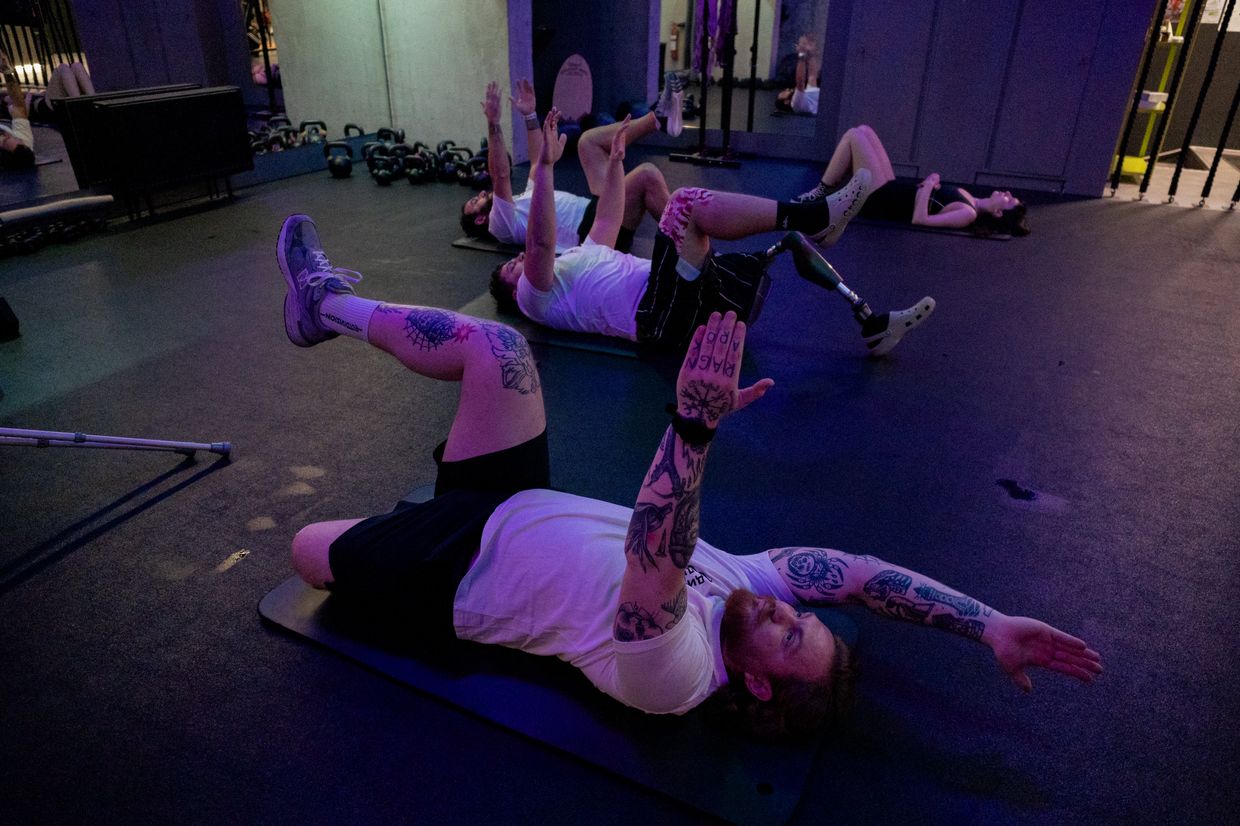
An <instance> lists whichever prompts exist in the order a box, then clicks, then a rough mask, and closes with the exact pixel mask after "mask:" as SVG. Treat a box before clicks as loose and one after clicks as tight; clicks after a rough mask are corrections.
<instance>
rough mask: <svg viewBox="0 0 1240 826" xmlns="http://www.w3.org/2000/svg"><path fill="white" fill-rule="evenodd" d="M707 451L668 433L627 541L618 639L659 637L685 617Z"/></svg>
mask: <svg viewBox="0 0 1240 826" xmlns="http://www.w3.org/2000/svg"><path fill="white" fill-rule="evenodd" d="M706 453H707V447H706V446H704V445H687V444H685V443H684V442H683V441H682V440H681V438H680V437H679V436H677V435H676V433H675V431H674V430H672V428H671V427H669V428H668V429H667V431H666V432H665V433H664V434H663V439H662V441H660V443H659V449H658V451H657V452H656V453H655V457H654V461H653V462H651V465H650V472H649V473H647V474H646V478H645V480H644V481H643V483H642V488H641V491H640V492H639V493H638V495H637V504H636V506H635V507H634V508H633V518H632V520H631V521H630V522H629V530H628V535H627V536H626V538H625V542H624V552H625V555H626V557H627V558H628V566H627V570H626V573H625V577H624V581H623V582H622V583H621V592H620V610H619V611H617V613H616V622H615V628H614V632H613V633H614V636H615V638H616V639H617V640H626V639H645V638H647V637H653V636H658V635H659V634H662V633H663V632H665V631H667V630H669V629H671V628H672V627H673V626H675V624H676V623H677V622H679V621H680V618H681V617H682V616H684V612H685V608H686V606H687V604H688V594H687V591H686V589H685V577H684V569H685V568H686V567H688V565H689V560H690V558H691V557H692V556H693V549H694V547H695V546H696V545H697V538H698V517H699V513H700V509H701V491H702V471H703V466H704V465H705V463H706ZM640 612H645V614H644V615H642V614H641V613H640ZM639 615H642V616H648V617H649V621H643V622H642V623H641V624H640V630H641V635H637V634H635V632H634V630H633V629H634V628H635V627H636V626H635V625H634V623H635V620H634V617H635V616H639Z"/></svg>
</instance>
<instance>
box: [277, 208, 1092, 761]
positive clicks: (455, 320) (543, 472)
mask: <svg viewBox="0 0 1240 826" xmlns="http://www.w3.org/2000/svg"><path fill="white" fill-rule="evenodd" d="M277 259H278V261H279V263H280V268H281V271H282V272H283V274H284V278H285V281H286V284H287V288H288V290H287V293H286V296H285V302H284V318H285V332H286V333H287V334H288V336H289V339H290V340H291V341H293V343H294V344H297V345H299V346H302V347H310V346H315V345H317V344H320V343H323V342H325V341H327V340H329V339H332V338H335V337H337V336H343V337H345V338H353V339H357V340H358V341H360V342H362V343H364V344H368V345H370V346H372V347H375V348H378V349H380V350H382V351H384V352H386V353H388V354H389V355H391V356H392V357H393V358H394V359H395V360H396V361H397V362H399V363H400V364H401V365H403V366H404V367H405V368H407V369H408V370H409V371H411V372H412V373H415V374H418V375H420V376H425V377H428V378H432V379H438V380H441V381H449V382H454V383H457V384H458V385H459V387H460V394H459V400H458V403H457V409H456V413H455V415H454V417H453V420H452V425H451V427H450V428H449V430H448V434H447V438H446V439H445V440H444V441H443V442H442V443H441V444H440V445H439V446H438V447H437V448H436V449H435V451H434V454H433V456H434V460H435V464H436V466H437V478H436V481H435V497H434V498H433V499H430V500H429V501H426V502H421V503H417V504H412V503H408V502H402V503H401V504H400V505H398V506H397V507H396V508H395V509H394V510H392V511H391V512H389V513H386V514H381V515H378V516H372V517H369V518H366V519H360V518H351V519H336V520H332V521H325V522H316V523H313V524H310V525H307V526H306V527H304V528H302V529H301V530H300V531H298V533H297V535H296V537H294V539H293V543H292V564H293V568H294V570H295V571H296V572H297V574H298V575H299V576H300V577H301V578H302V580H303V581H305V582H306V583H308V584H309V585H311V586H313V587H315V588H321V589H327V590H330V591H331V592H332V596H331V600H332V601H333V604H335V605H338V606H339V608H340V609H341V610H343V611H351V612H357V613H355V615H356V616H359V617H362V618H370V619H371V620H372V621H373V622H379V623H383V624H385V625H389V626H390V627H391V628H392V629H398V630H399V631H400V632H402V633H404V634H408V635H410V637H411V638H414V639H418V640H420V641H422V642H423V643H426V644H432V643H438V644H441V645H451V644H453V642H454V640H456V639H462V640H470V641H473V642H477V643H483V644H489V645H502V646H505V647H509V648H515V649H519V650H521V651H525V652H528V653H530V654H532V655H539V656H548V657H557V658H559V659H561V660H563V661H565V662H567V663H569V664H571V665H573V666H574V667H576V668H578V669H579V670H580V671H581V672H582V673H583V674H584V675H585V676H586V677H587V678H588V679H589V680H590V681H591V682H592V683H593V684H594V686H595V687H597V688H598V689H599V690H600V691H602V692H603V693H605V694H606V695H608V696H609V697H611V698H614V699H615V700H617V701H618V702H620V703H623V704H625V705H628V706H631V707H634V708H637V709H640V710H642V711H644V712H647V713H650V714H683V713H685V712H687V711H689V710H691V709H693V708H696V707H698V706H702V705H704V704H706V703H709V704H710V705H711V706H713V707H714V708H715V709H717V710H718V711H719V712H721V715H722V716H723V717H724V719H725V720H727V721H729V722H730V724H731V725H732V726H735V727H738V728H741V729H742V730H747V731H749V732H751V733H754V734H758V735H769V736H780V735H785V736H792V737H802V738H804V737H808V736H810V735H813V734H815V733H817V732H818V731H819V730H820V729H821V727H822V726H823V725H824V724H825V723H829V722H830V721H831V720H832V719H833V718H834V716H835V715H836V714H837V713H839V712H841V711H844V710H846V707H847V704H848V697H849V691H850V686H851V682H852V680H851V674H852V667H851V660H852V654H851V651H850V649H849V647H848V645H847V644H846V643H845V642H844V641H842V640H841V639H840V638H839V637H837V636H836V635H835V634H834V633H833V632H832V631H831V630H830V628H828V627H827V626H826V625H825V624H824V623H823V622H822V621H821V620H820V619H819V617H818V616H817V615H816V614H814V613H813V612H810V611H804V610H801V606H807V605H808V606H832V605H836V606H839V605H850V604H855V605H862V606H865V607H866V608H868V609H869V610H871V611H874V612H875V613H877V614H878V615H880V616H882V617H886V618H890V619H895V620H901V621H904V622H909V623H914V624H918V625H922V626H924V627H927V628H934V629H938V630H940V631H944V632H947V633H950V634H953V635H956V636H959V637H961V638H963V639H966V640H970V641H972V642H976V643H978V644H979V645H981V646H985V647H987V648H989V649H990V650H991V652H992V653H993V655H994V657H995V660H996V662H997V664H998V665H999V667H1000V668H1001V669H1002V670H1003V671H1004V672H1005V673H1006V674H1007V675H1008V676H1009V677H1010V678H1011V679H1012V680H1013V681H1014V682H1015V683H1016V684H1017V685H1018V686H1019V687H1020V688H1022V689H1023V690H1025V691H1029V690H1030V689H1031V687H1032V686H1031V682H1030V678H1029V675H1028V673H1027V671H1026V670H1027V669H1031V668H1044V669H1049V670H1051V671H1055V672H1058V673H1060V674H1063V675H1066V676H1068V677H1071V678H1074V679H1077V680H1081V681H1083V682H1090V681H1092V680H1093V679H1094V677H1095V675H1097V674H1099V673H1101V672H1102V665H1101V658H1100V656H1099V655H1098V653H1097V652H1095V651H1093V650H1091V649H1090V648H1089V647H1088V646H1087V645H1086V643H1085V642H1084V641H1082V640H1080V639H1077V638H1076V637H1073V636H1071V635H1069V634H1066V633H1064V632H1062V631H1059V630H1058V629H1056V628H1053V627H1051V626H1050V625H1048V624H1046V623H1044V622H1041V621H1039V620H1037V619H1033V618H1030V617H1020V616H1008V615H1006V614H1003V613H1001V612H1000V611H998V610H997V609H993V608H991V607H990V606H987V605H985V604H984V603H982V602H979V601H977V600H975V599H973V598H972V597H969V596H967V595H965V594H963V593H961V592H959V591H956V590H953V589H951V588H950V587H948V586H946V585H944V584H942V583H940V582H937V581H935V580H934V579H932V578H930V577H928V576H925V575H923V574H920V573H918V572H916V571H913V570H910V569H908V568H904V567H901V566H899V565H895V564H892V563H888V562H884V561H882V560H880V559H877V558H875V557H873V556H865V555H857V554H850V553H844V552H841V551H836V550H831V549H828V548H815V547H780V548H772V549H770V550H768V551H765V552H759V553H756V554H750V555H733V554H730V553H728V552H726V551H723V550H721V549H718V548H716V547H714V546H713V545H711V544H710V543H708V542H706V541H704V540H702V539H700V537H699V527H700V526H699V520H700V514H701V501H702V496H703V484H702V482H703V478H704V472H705V465H706V461H707V458H708V455H709V452H710V443H711V441H712V440H713V438H714V437H715V434H716V431H717V428H718V427H719V425H720V424H721V423H722V422H723V421H724V420H725V419H727V418H729V417H730V416H731V415H733V414H735V413H737V412H739V411H741V410H742V409H744V408H747V407H748V406H750V405H752V404H755V403H756V402H758V401H759V400H760V399H761V398H762V397H763V395H764V394H766V393H767V392H768V391H769V390H770V389H771V387H772V386H773V385H774V382H773V381H772V380H771V379H769V378H764V379H761V380H759V381H757V382H755V383H754V384H751V385H749V386H744V385H743V384H742V383H741V381H740V373H741V365H742V359H743V356H744V345H745V334H746V327H745V324H744V322H742V321H739V320H738V319H737V317H736V315H735V314H734V313H727V314H724V315H720V314H719V313H715V314H712V315H711V316H710V317H709V318H708V319H707V321H706V324H704V325H702V326H701V327H699V328H698V329H697V330H696V331H695V332H694V334H693V336H692V337H691V340H690V341H689V343H688V346H687V347H686V348H685V350H684V351H683V352H684V356H683V357H682V362H681V366H680V372H679V375H678V378H677V382H676V404H675V406H674V407H673V408H672V409H673V410H674V411H675V412H674V414H673V415H672V419H671V423H670V424H669V425H668V426H667V427H666V428H665V430H664V432H663V434H662V436H661V437H660V439H659V443H658V447H657V449H656V450H655V451H654V457H653V460H652V462H651V464H650V469H649V471H647V472H645V473H643V474H642V477H641V479H640V483H641V484H640V488H639V491H638V493H637V496H636V500H635V501H634V502H633V503H632V504H631V505H630V506H627V507H625V506H620V505H616V504H612V503H609V502H603V501H599V500H596V499H591V498H587V497H582V496H575V495H572V494H568V493H563V492H560V491H555V490H550V489H549V488H550V473H551V471H550V457H549V451H548V438H547V418H548V417H547V413H546V410H545V408H544V404H543V392H542V380H541V378H540V376H539V373H538V367H537V365H536V364H535V361H534V357H533V354H532V353H531V351H530V348H529V345H528V343H527V342H526V340H525V339H524V338H523V337H522V336H521V335H520V333H518V332H517V331H516V330H513V329H512V328H511V327H507V326H505V325H503V324H498V323H496V322H493V321H485V320H482V319H478V318H471V317H469V316H465V315H462V314H460V313H456V312H452V311H450V310H442V309H438V308H433V307H415V306H402V305H397V304H388V303H384V302H381V301H374V300H370V299H365V298H361V297H360V296H358V295H356V293H355V291H354V289H353V286H352V284H351V283H350V282H355V281H357V280H359V276H357V274H356V273H350V272H349V271H348V270H343V269H340V268H337V267H334V266H333V265H332V263H331V262H330V261H329V260H328V257H327V255H326V254H325V253H324V251H323V249H322V247H321V245H320V241H319V236H318V232H317V230H316V228H315V226H314V223H313V222H312V221H311V220H310V219H309V218H308V217H307V216H304V215H293V216H290V217H289V218H288V219H287V220H286V221H285V223H284V226H283V228H282V230H281V232H280V240H279V245H278V247H277ZM792 332H794V333H796V334H810V331H792ZM356 352H357V353H358V354H359V355H360V354H361V353H362V352H363V350H361V349H360V348H359V349H358V350H357V351H356ZM308 380H309V379H308ZM604 424H605V423H604ZM738 471H743V469H738ZM635 481H637V480H635Z"/></svg>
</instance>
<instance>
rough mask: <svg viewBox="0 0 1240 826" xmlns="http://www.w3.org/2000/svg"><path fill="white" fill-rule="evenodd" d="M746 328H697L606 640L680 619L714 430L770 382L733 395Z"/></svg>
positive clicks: (633, 528)
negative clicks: (686, 572) (673, 414)
mask: <svg viewBox="0 0 1240 826" xmlns="http://www.w3.org/2000/svg"><path fill="white" fill-rule="evenodd" d="M744 351H745V324H744V322H741V321H737V320H736V314H735V313H731V312H730V313H728V314H727V315H726V316H723V317H720V315H719V314H718V313H714V314H712V315H711V317H710V321H709V322H708V323H707V324H705V325H704V326H702V327H699V328H698V330H697V332H696V333H695V334H694V336H693V341H692V342H691V343H690V344H689V351H688V353H687V354H686V356H685V361H684V364H682V365H681V368H680V376H679V378H678V379H677V381H676V400H677V404H676V415H677V418H676V419H675V420H674V421H673V424H672V425H671V426H669V427H668V428H667V430H666V431H665V432H664V434H663V439H662V441H660V443H659V449H658V450H657V451H656V452H655V455H654V462H653V463H651V465H650V472H649V473H648V474H646V478H645V481H644V482H643V483H642V487H641V490H640V491H638V494H637V504H636V505H635V506H634V507H633V519H632V521H631V522H630V523H629V531H628V536H627V537H626V538H625V542H624V553H625V557H626V565H625V569H624V579H623V580H622V581H621V584H620V605H619V608H618V610H617V611H616V621H615V625H614V626H613V628H612V635H613V636H614V637H615V638H616V639H617V640H620V641H622V642H629V641H632V640H644V639H649V638H651V637H657V636H659V635H660V634H662V633H664V632H665V631H668V630H670V629H671V628H672V627H673V626H675V625H676V623H678V622H680V619H681V617H683V616H684V613H685V608H686V606H687V604H688V603H687V598H688V595H687V593H686V591H685V587H686V586H685V576H684V569H685V566H687V565H688V564H689V559H690V557H691V556H692V555H693V549H694V547H695V546H696V545H697V537H698V507H699V504H700V502H701V489H702V472H703V469H704V468H705V465H706V454H707V452H708V450H709V443H710V440H711V438H713V436H714V432H715V428H716V427H717V426H718V424H719V420H720V419H722V418H723V417H724V416H725V415H727V414H728V413H731V412H734V411H737V410H741V409H742V408H744V407H746V406H748V405H749V404H750V403H752V402H754V401H756V400H757V399H759V398H760V397H761V396H762V395H763V394H764V393H765V392H766V391H767V390H768V389H769V388H770V387H771V385H773V384H774V382H773V381H771V380H770V379H763V380H761V381H759V382H758V383H756V384H754V385H752V386H750V387H747V388H744V389H738V382H737V380H738V375H737V374H738V373H739V371H740V363H741V356H742V355H744Z"/></svg>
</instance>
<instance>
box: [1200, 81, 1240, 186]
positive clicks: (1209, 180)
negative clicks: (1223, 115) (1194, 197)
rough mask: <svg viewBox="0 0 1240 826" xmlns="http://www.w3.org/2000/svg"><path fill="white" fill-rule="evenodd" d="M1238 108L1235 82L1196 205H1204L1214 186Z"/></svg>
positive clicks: (1239, 100)
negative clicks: (1221, 129)
mask: <svg viewBox="0 0 1240 826" xmlns="http://www.w3.org/2000/svg"><path fill="white" fill-rule="evenodd" d="M1237 108H1240V83H1237V84H1236V93H1235V94H1234V95H1232V96H1231V108H1229V109H1228V110H1227V120H1225V121H1223V134H1222V136H1221V137H1219V139H1218V148H1216V149H1215V150H1214V160H1213V161H1211V162H1210V174H1209V175H1207V176H1206V185H1205V186H1204V187H1202V189H1201V200H1200V201H1198V202H1197V206H1205V205H1206V198H1208V197H1210V189H1211V188H1212V187H1213V186H1214V173H1216V172H1218V164H1219V161H1221V160H1222V159H1223V150H1224V149H1226V148H1227V139H1228V138H1229V137H1231V124H1232V121H1234V120H1235V119H1236V109H1237Z"/></svg>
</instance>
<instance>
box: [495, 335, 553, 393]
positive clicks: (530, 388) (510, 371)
mask: <svg viewBox="0 0 1240 826" xmlns="http://www.w3.org/2000/svg"><path fill="white" fill-rule="evenodd" d="M483 330H485V331H486V335H487V341H489V342H490V344H491V355H493V356H495V359H496V360H497V361H498V362H499V369H500V379H501V381H502V382H503V384H504V387H505V388H506V389H508V390H516V391H517V392H518V393H520V394H522V395H529V394H530V393H537V392H538V387H539V384H538V365H536V364H535V363H534V356H533V355H532V354H531V353H530V347H529V344H527V343H526V341H525V337H524V336H523V335H521V334H520V333H518V332H517V331H516V330H514V329H512V328H511V327H506V326H504V325H503V324H485V325H483Z"/></svg>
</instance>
